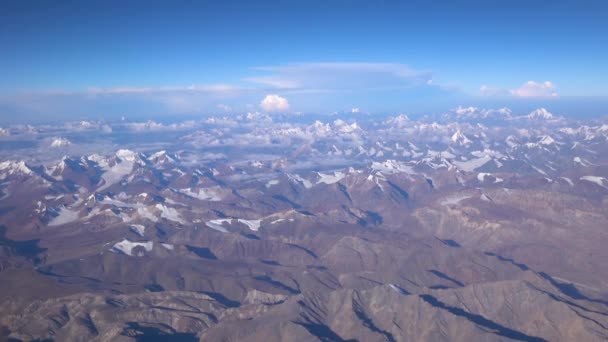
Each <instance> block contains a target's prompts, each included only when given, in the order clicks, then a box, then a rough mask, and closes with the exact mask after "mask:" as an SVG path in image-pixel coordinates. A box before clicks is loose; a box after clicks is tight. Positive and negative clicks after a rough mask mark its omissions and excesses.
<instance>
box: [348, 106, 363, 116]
mask: <svg viewBox="0 0 608 342" xmlns="http://www.w3.org/2000/svg"><path fill="white" fill-rule="evenodd" d="M350 112H351V113H353V114H355V113H359V112H361V109H359V108H358V107H354V108H352V109H351V110H350Z"/></svg>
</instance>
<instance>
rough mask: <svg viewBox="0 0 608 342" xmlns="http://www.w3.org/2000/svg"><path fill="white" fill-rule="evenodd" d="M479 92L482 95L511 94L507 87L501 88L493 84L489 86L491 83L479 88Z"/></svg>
mask: <svg viewBox="0 0 608 342" xmlns="http://www.w3.org/2000/svg"><path fill="white" fill-rule="evenodd" d="M479 92H480V93H481V96H499V95H509V91H507V90H505V89H501V88H498V87H493V86H489V85H485V84H484V85H482V86H481V87H480V88H479Z"/></svg>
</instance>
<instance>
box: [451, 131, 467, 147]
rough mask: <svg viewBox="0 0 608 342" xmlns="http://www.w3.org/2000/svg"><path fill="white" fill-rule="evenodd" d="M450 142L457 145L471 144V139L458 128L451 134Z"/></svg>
mask: <svg viewBox="0 0 608 342" xmlns="http://www.w3.org/2000/svg"><path fill="white" fill-rule="evenodd" d="M451 140H452V142H453V143H455V144H458V145H469V144H471V140H470V139H469V138H467V136H466V135H464V134H463V133H462V132H461V131H460V129H457V130H456V132H455V133H454V134H453V135H452V138H451Z"/></svg>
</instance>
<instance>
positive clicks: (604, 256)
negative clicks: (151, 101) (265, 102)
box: [0, 108, 608, 341]
mask: <svg viewBox="0 0 608 342" xmlns="http://www.w3.org/2000/svg"><path fill="white" fill-rule="evenodd" d="M2 129H3V130H4V131H6V134H5V135H4V136H2V137H0V146H2V148H1V149H0V226H1V228H0V284H1V285H0V288H1V291H0V340H23V341H30V340H56V341H159V340H171V341H198V340H202V341H317V340H321V341H454V340H459V341H507V340H516V341H576V340H579V341H605V340H608V250H607V249H606V248H605V246H606V245H607V244H608V125H607V124H606V123H605V122H603V121H601V120H599V121H590V120H587V121H575V120H572V119H566V118H562V117H559V116H557V115H554V114H552V113H550V112H548V111H547V110H545V109H538V110H535V111H533V112H531V113H529V114H527V113H524V114H516V113H513V112H511V111H510V110H508V109H496V110H485V109H478V108H457V109H455V110H453V111H451V112H449V113H445V114H442V115H437V116H434V117H425V118H420V119H417V120H411V119H409V118H408V117H407V116H405V115H398V116H392V117H385V118H378V117H371V116H359V117H356V116H355V117H353V116H350V117H343V116H340V115H337V116H335V117H325V118H319V119H318V120H316V118H315V119H311V120H306V119H305V118H298V117H296V118H289V117H269V116H267V115H264V114H260V113H249V114H247V115H241V116H235V117H209V118H206V119H204V120H201V121H195V122H183V123H174V124H163V123H156V122H153V121H149V122H144V123H139V122H126V121H122V122H117V123H105V122H80V123H67V124H64V125H57V126H51V125H46V126H14V127H7V128H2Z"/></svg>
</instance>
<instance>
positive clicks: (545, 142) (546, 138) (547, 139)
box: [538, 135, 555, 145]
mask: <svg viewBox="0 0 608 342" xmlns="http://www.w3.org/2000/svg"><path fill="white" fill-rule="evenodd" d="M538 143H539V144H541V145H553V144H555V139H553V138H551V137H550V136H548V135H545V136H543V137H542V138H541V139H540V140H539V142H538Z"/></svg>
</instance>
